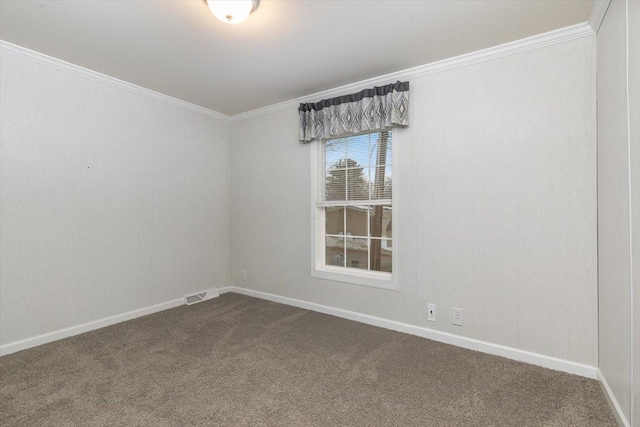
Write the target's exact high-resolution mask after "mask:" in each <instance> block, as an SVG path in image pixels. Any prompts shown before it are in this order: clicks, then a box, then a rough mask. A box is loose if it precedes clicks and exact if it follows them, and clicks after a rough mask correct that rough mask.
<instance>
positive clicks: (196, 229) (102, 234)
mask: <svg viewBox="0 0 640 427" xmlns="http://www.w3.org/2000/svg"><path fill="white" fill-rule="evenodd" d="M0 64H1V69H0V72H1V78H0V82H1V87H0V90H1V93H2V96H1V97H0V102H1V104H0V108H1V114H0V116H1V120H2V122H1V123H0V129H1V144H0V154H1V160H0V161H1V163H0V167H1V169H0V202H1V203H0V205H1V206H0V209H1V210H0V213H1V215H0V234H1V237H0V246H1V252H0V343H1V344H6V343H10V342H14V341H17V340H21V339H25V338H30V337H33V336H36V335H39V334H43V333H47V332H51V331H56V330H59V329H62V328H66V327H70V326H75V325H79V324H82V323H85V322H89V321H93V320H97V319H101V318H104V317H107V316H112V315H117V314H121V313H124V312H127V311H131V310H135V309H139V308H143V307H147V306H150V305H154V304H158V303H163V302H166V301H170V300H173V299H176V298H180V297H182V296H184V295H185V294H187V293H190V292H193V291H197V290H202V289H207V288H212V287H217V286H220V285H225V284H227V283H228V280H229V278H228V272H229V245H230V241H229V239H230V231H229V195H230V194H229V178H230V175H229V156H230V154H229V145H228V124H227V123H224V122H220V121H218V120H215V119H213V118H210V117H206V116H203V115H200V114H197V113H193V112H189V111H186V110H181V109H179V108H177V107H175V106H170V105H168V104H165V103H162V102H158V101H154V100H152V99H149V98H145V97H142V96H140V95H136V94H132V93H130V92H127V91H125V90H122V89H116V88H113V87H109V86H105V85H102V84H100V83H96V82H94V81H91V80H87V79H84V78H82V77H78V76H75V75H71V74H68V73H66V72H62V71H57V70H54V69H52V68H48V67H46V66H43V65H39V64H36V63H33V62H29V61H27V60H24V59H20V58H17V57H14V56H11V55H9V54H5V53H3V54H2V58H1V62H0Z"/></svg>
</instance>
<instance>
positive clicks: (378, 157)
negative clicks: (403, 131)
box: [371, 132, 393, 165]
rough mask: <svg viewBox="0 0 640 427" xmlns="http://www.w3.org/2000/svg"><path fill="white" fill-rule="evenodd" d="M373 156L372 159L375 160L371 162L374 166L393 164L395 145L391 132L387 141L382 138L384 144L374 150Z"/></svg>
mask: <svg viewBox="0 0 640 427" xmlns="http://www.w3.org/2000/svg"><path fill="white" fill-rule="evenodd" d="M376 142H377V141H376ZM372 156H373V157H372V159H374V160H372V161H371V164H372V165H384V164H387V165H390V164H391V163H392V157H393V144H392V142H391V132H389V137H388V138H387V139H386V140H385V139H384V138H382V143H381V144H380V145H379V146H376V147H375V148H374V150H373V154H372Z"/></svg>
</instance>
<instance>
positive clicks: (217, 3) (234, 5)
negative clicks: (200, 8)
mask: <svg viewBox="0 0 640 427" xmlns="http://www.w3.org/2000/svg"><path fill="white" fill-rule="evenodd" d="M206 2H207V6H209V9H210V10H211V13H213V14H214V15H215V16H216V18H218V19H219V20H221V21H223V22H226V23H227V24H239V23H241V22H242V21H244V20H245V19H247V18H248V17H249V15H251V12H253V11H254V10H256V9H257V8H258V0H206Z"/></svg>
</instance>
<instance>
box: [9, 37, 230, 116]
mask: <svg viewBox="0 0 640 427" xmlns="http://www.w3.org/2000/svg"><path fill="white" fill-rule="evenodd" d="M0 52H2V53H6V54H8V55H12V56H15V57H18V58H21V59H24V60H27V61H31V62H35V63H37V64H40V65H44V66H46V67H49V68H53V69H55V70H58V71H63V72H65V73H68V74H72V75H75V76H78V77H82V78H85V79H88V80H91V81H94V82H97V83H101V84H104V85H107V86H110V87H114V88H117V89H123V90H125V91H127V92H130V93H134V94H136V95H140V96H143V97H145V98H149V99H153V100H155V101H160V102H163V103H165V104H168V105H172V106H174V107H177V108H181V109H183V110H187V111H191V112H194V113H198V114H202V115H204V116H208V117H212V118H214V119H218V120H222V121H225V122H230V121H231V116H228V115H226V114H222V113H219V112H217V111H214V110H210V109H208V108H205V107H201V106H199V105H196V104H192V103H190V102H187V101H183V100H181V99H178V98H174V97H172V96H169V95H165V94H163V93H160V92H156V91H153V90H151V89H147V88H144V87H142V86H138V85H134V84H133V83H128V82H125V81H124V80H120V79H117V78H115V77H111V76H107V75H106V74H102V73H98V72H96V71H92V70H89V69H87V68H84V67H81V66H79V65H75V64H71V63H69V62H66V61H63V60H61V59H58V58H54V57H51V56H49V55H45V54H43V53H40V52H36V51H33V50H31V49H27V48H25V47H22V46H18V45H15V44H13V43H9V42H6V41H4V40H0Z"/></svg>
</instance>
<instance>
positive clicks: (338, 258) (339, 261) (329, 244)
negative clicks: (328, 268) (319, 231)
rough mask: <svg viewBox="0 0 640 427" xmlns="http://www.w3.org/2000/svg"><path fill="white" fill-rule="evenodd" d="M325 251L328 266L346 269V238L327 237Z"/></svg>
mask: <svg viewBox="0 0 640 427" xmlns="http://www.w3.org/2000/svg"><path fill="white" fill-rule="evenodd" d="M325 251H326V252H325V263H326V265H335V266H338V267H344V238H342V237H326V241H325Z"/></svg>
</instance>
